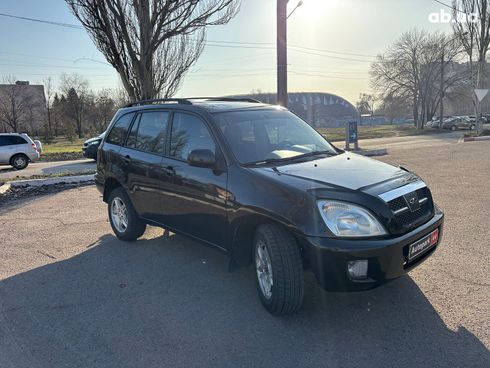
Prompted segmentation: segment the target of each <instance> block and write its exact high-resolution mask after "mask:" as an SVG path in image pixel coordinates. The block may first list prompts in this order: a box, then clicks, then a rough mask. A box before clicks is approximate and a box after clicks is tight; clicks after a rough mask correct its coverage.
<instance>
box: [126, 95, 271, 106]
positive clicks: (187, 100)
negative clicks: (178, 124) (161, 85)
mask: <svg viewBox="0 0 490 368" xmlns="http://www.w3.org/2000/svg"><path fill="white" fill-rule="evenodd" d="M192 100H206V101H216V102H219V101H223V102H251V103H262V102H260V101H259V100H256V99H254V98H240V97H189V98H156V99H152V100H142V101H136V102H131V103H129V104H127V105H125V106H124V107H133V106H140V105H151V104H154V103H158V102H176V103H178V104H180V105H192Z"/></svg>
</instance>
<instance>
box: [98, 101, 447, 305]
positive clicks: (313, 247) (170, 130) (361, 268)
mask: <svg viewBox="0 0 490 368" xmlns="http://www.w3.org/2000/svg"><path fill="white" fill-rule="evenodd" d="M95 183H96V185H97V188H98V190H99V191H100V192H101V193H102V197H103V200H104V201H105V202H106V203H107V204H108V215H109V221H110V224H111V226H112V229H113V231H114V233H115V234H116V236H117V237H118V238H119V239H121V240H125V241H133V240H136V239H137V238H139V237H140V236H141V235H142V234H143V233H144V231H145V228H146V226H147V224H151V225H155V226H161V227H163V228H165V229H169V230H171V231H173V232H176V233H180V234H183V235H186V236H190V237H192V238H193V239H196V240H198V241H201V242H203V243H205V244H207V245H210V246H212V247H215V248H216V249H218V250H221V251H223V252H224V253H225V254H227V255H228V257H229V259H230V269H235V268H236V267H240V266H247V265H248V264H250V263H252V264H253V265H254V268H255V278H256V284H257V290H258V293H259V296H260V300H261V302H262V304H263V305H264V306H265V308H266V309H267V310H268V311H269V312H271V313H273V314H285V313H291V312H295V311H297V310H298V309H299V308H300V307H301V305H302V301H303V294H304V278H303V277H304V270H305V269H308V270H311V271H312V272H313V273H314V274H315V276H316V278H317V280H318V282H319V283H320V284H321V285H322V286H323V287H324V288H325V289H327V290H337V291H339V290H343V291H350V290H366V289H371V288H373V287H376V286H378V285H381V284H383V283H385V282H387V281H388V280H391V279H395V278H397V277H400V276H403V275H405V274H406V273H407V272H409V271H410V270H412V269H414V268H415V267H417V266H418V265H420V264H421V263H422V262H423V261H424V260H426V259H427V258H428V257H429V256H430V255H431V254H433V253H434V251H435V250H436V249H437V248H438V246H439V244H440V239H441V235H442V230H443V220H444V215H443V213H442V212H441V211H440V210H439V208H438V207H437V206H436V205H435V204H434V202H433V199H432V195H431V191H430V189H429V188H428V187H427V185H426V184H425V183H424V181H423V180H422V179H421V178H420V177H419V176H417V175H416V174H415V173H413V172H409V171H408V170H406V169H404V168H400V167H394V166H391V165H388V164H386V163H382V162H379V161H376V160H373V159H370V158H366V157H363V156H360V155H357V154H354V153H351V152H345V151H342V150H340V149H338V148H336V147H334V146H333V145H331V144H330V143H329V142H328V141H327V140H326V139H325V138H323V137H322V136H321V135H320V134H319V133H318V132H316V131H315V130H314V129H313V128H312V127H310V126H309V125H308V124H307V123H306V122H304V121H303V120H301V119H300V118H299V117H297V116H296V115H294V114H293V113H291V112H289V111H288V110H287V109H284V108H281V107H278V106H271V105H267V104H262V103H258V102H257V101H254V100H237V99H229V98H227V99H166V100H150V101H142V102H138V103H135V104H132V105H128V106H127V107H125V108H122V109H120V110H119V111H118V112H117V113H116V115H115V116H114V118H113V120H112V122H111V124H110V126H109V129H108V133H107V134H106V135H105V137H104V139H103V141H102V143H101V146H100V149H99V159H98V163H97V173H96V175H95ZM196 272H198V271H196Z"/></svg>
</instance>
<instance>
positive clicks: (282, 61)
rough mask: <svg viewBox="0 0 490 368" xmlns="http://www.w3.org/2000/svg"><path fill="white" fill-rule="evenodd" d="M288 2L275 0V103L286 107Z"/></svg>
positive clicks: (286, 0)
mask: <svg viewBox="0 0 490 368" xmlns="http://www.w3.org/2000/svg"><path fill="white" fill-rule="evenodd" d="M287 20H288V0H277V103H278V104H279V105H281V106H284V107H288V46H287V43H288V23H287Z"/></svg>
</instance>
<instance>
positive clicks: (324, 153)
mask: <svg viewBox="0 0 490 368" xmlns="http://www.w3.org/2000/svg"><path fill="white" fill-rule="evenodd" d="M318 155H329V156H335V155H336V153H335V152H332V151H313V152H308V153H304V154H302V155H298V156H291V157H283V158H268V159H265V160H261V161H255V162H247V163H246V164H244V166H257V165H265V164H272V163H277V162H288V161H296V160H297V159H302V158H307V157H313V156H318Z"/></svg>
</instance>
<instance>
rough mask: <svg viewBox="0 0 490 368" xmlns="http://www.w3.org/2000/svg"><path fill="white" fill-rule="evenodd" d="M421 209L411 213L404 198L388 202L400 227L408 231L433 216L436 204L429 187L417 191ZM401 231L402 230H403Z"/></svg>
mask: <svg viewBox="0 0 490 368" xmlns="http://www.w3.org/2000/svg"><path fill="white" fill-rule="evenodd" d="M416 192H417V197H418V199H419V204H420V207H419V208H418V209H417V210H415V211H411V210H410V208H409V206H408V203H407V202H406V200H405V198H404V197H403V196H401V197H398V198H395V199H393V200H391V201H389V202H388V206H389V207H390V209H391V211H392V212H393V214H394V215H395V219H396V223H397V224H398V227H399V228H401V229H403V230H405V231H407V230H411V229H413V228H415V227H417V226H419V225H421V224H422V223H424V222H426V221H428V220H429V219H430V218H432V216H433V212H434V204H433V202H432V196H431V194H430V190H429V188H427V187H424V188H420V189H417V190H416ZM401 229H400V230H401Z"/></svg>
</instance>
